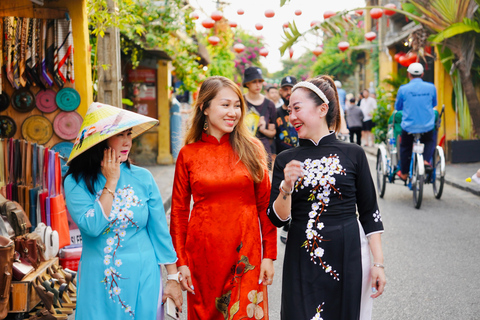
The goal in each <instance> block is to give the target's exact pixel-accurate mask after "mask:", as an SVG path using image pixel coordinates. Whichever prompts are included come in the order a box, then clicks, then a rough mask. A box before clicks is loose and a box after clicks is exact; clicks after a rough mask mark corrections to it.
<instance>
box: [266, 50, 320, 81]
mask: <svg viewBox="0 0 480 320" xmlns="http://www.w3.org/2000/svg"><path fill="white" fill-rule="evenodd" d="M315 61H317V57H315V55H314V54H313V53H312V52H310V51H307V52H305V53H304V54H302V55H301V56H300V58H298V59H295V60H292V59H285V60H282V64H283V70H281V71H278V72H276V73H275V74H274V78H275V79H282V78H284V77H286V76H294V77H295V78H297V80H298V81H301V80H306V79H308V78H310V77H312V76H313V74H312V67H313V65H314V63H315Z"/></svg>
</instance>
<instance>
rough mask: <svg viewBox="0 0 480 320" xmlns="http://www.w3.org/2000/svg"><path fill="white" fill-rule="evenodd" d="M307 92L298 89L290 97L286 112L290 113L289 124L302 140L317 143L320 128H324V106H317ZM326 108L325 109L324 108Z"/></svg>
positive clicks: (306, 90)
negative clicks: (310, 140)
mask: <svg viewBox="0 0 480 320" xmlns="http://www.w3.org/2000/svg"><path fill="white" fill-rule="evenodd" d="M309 94H310V92H309V90H308V89H303V88H298V89H296V90H295V91H294V92H293V93H292V95H291V96H290V104H289V106H288V110H289V113H290V119H289V121H290V123H291V124H292V126H293V127H294V128H295V130H296V131H297V133H298V137H299V138H302V139H312V140H314V141H318V140H319V139H320V137H318V139H317V136H319V135H320V132H321V130H320V129H321V128H322V126H326V120H325V115H326V110H327V111H328V107H326V105H325V104H322V105H321V106H317V105H316V104H315V102H314V101H313V100H312V99H311V98H310V97H309ZM325 107H326V108H325Z"/></svg>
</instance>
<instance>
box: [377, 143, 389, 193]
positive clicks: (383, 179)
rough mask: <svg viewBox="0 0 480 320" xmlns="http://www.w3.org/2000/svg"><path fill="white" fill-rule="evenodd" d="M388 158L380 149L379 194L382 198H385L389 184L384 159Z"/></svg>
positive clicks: (378, 155) (378, 153)
mask: <svg viewBox="0 0 480 320" xmlns="http://www.w3.org/2000/svg"><path fill="white" fill-rule="evenodd" d="M385 157H386V155H385V154H384V152H383V151H382V149H378V151H377V165H376V171H377V192H378V196H379V197H380V198H383V196H384V195H385V189H386V184H387V175H386V174H385V171H386V170H385V169H386V168H385V163H384V162H383V159H384V158H385Z"/></svg>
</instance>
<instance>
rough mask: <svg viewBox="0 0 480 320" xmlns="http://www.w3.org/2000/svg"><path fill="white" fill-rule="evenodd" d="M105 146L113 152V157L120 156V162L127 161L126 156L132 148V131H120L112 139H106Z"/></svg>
mask: <svg viewBox="0 0 480 320" xmlns="http://www.w3.org/2000/svg"><path fill="white" fill-rule="evenodd" d="M107 145H108V146H109V147H110V148H112V149H113V150H115V156H116V157H118V156H120V162H125V161H127V159H128V154H129V153H130V149H131V148H132V129H128V130H125V131H122V132H120V133H118V134H116V135H114V136H113V137H110V138H108V140H107Z"/></svg>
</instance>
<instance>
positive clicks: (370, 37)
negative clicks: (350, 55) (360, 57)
mask: <svg viewBox="0 0 480 320" xmlns="http://www.w3.org/2000/svg"><path fill="white" fill-rule="evenodd" d="M376 37H377V34H376V33H375V32H373V31H370V32H367V33H365V39H367V40H368V41H373V40H375V38H376Z"/></svg>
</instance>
